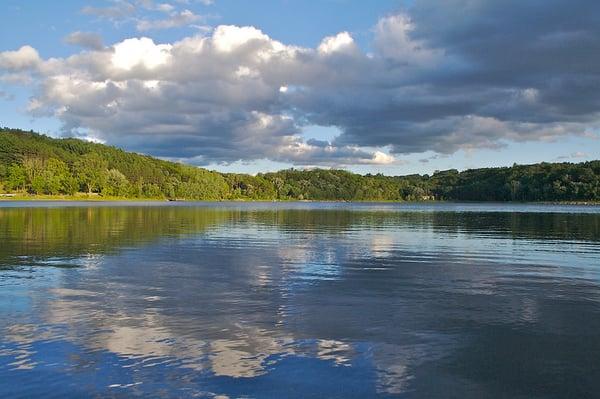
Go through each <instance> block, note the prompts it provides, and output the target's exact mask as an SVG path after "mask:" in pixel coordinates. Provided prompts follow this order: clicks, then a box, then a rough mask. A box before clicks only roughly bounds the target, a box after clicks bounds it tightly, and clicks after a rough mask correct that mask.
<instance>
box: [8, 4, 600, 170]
mask: <svg viewBox="0 0 600 399" xmlns="http://www.w3.org/2000/svg"><path fill="white" fill-rule="evenodd" d="M575 3H577V4H574V3H569V4H568V5H566V4H565V3H564V2H560V1H554V0H550V1H526V2H523V1H512V0H509V1H478V0H450V1H447V2H443V3H440V2H437V1H433V0H419V1H416V2H415V4H414V6H412V7H411V8H410V9H408V10H407V11H406V12H404V13H402V14H398V15H391V16H388V17H385V18H382V19H381V20H380V21H378V22H377V24H376V25H375V26H374V28H373V41H372V46H371V49H370V50H371V51H370V52H366V51H364V50H362V49H361V48H359V46H358V45H357V44H356V42H355V41H354V39H353V37H352V34H351V33H349V32H341V33H339V34H337V35H334V36H331V37H325V38H323V40H322V41H321V43H320V44H319V45H318V46H316V47H315V48H305V47H298V46H294V45H290V44H284V43H281V42H279V41H277V40H275V39H273V38H270V37H269V36H267V35H266V34H264V33H263V32H261V31H260V30H259V29H257V28H255V27H238V26H226V25H223V26H218V27H217V28H215V29H214V30H213V31H212V32H211V33H210V34H209V35H207V36H203V35H198V36H192V37H186V38H184V39H182V40H180V41H177V42H173V43H155V42H154V41H153V40H152V39H150V38H147V37H140V38H132V39H127V40H124V41H122V42H119V43H115V44H113V45H112V46H108V47H106V48H100V46H99V45H98V46H94V45H87V46H86V47H87V48H88V49H91V50H89V51H85V52H82V53H79V54H76V55H73V56H71V57H68V58H62V59H47V60H43V59H40V57H39V55H38V53H37V51H36V50H35V49H33V48H31V47H29V46H24V47H22V48H21V49H18V50H15V51H6V52H3V53H0V69H1V70H2V71H3V76H11V75H15V74H19V75H22V74H29V76H30V77H31V79H33V81H35V82H37V84H38V86H39V87H38V90H37V93H39V94H38V95H36V96H35V98H34V99H33V100H32V103H31V104H30V112H31V113H32V114H34V115H45V116H49V115H50V116H55V117H57V118H59V119H60V120H61V122H62V123H63V129H64V132H65V134H76V133H77V132H81V131H89V132H90V134H91V135H93V136H94V137H98V138H100V139H102V140H105V141H106V142H108V143H111V144H115V145H119V146H123V147H125V148H127V149H130V150H135V151H140V152H144V153H149V154H153V155H156V156H161V157H167V158H174V159H182V160H187V161H188V162H195V163H197V164H206V163H210V162H223V163H227V162H234V161H238V160H242V161H251V160H256V159H265V158H267V159H271V160H275V161H282V162H291V163H295V164H299V165H351V164H389V163H393V162H398V159H400V158H401V157H402V155H403V154H410V153H421V152H425V151H434V152H436V153H439V154H451V153H453V152H455V151H457V150H459V149H477V148H496V147H501V146H503V145H505V144H506V143H507V142H520V141H536V140H544V141H548V140H555V139H557V138H560V137H564V136H573V135H588V136H591V135H597V130H596V129H597V128H598V126H599V121H600V115H599V112H598V110H600V91H599V90H598V88H599V87H600V39H598V38H599V37H600V3H598V4H597V5H596V4H595V3H594V2H586V1H576V2H575ZM119 4H121V3H119ZM115 7H117V6H115ZM127 10H128V8H127V7H124V6H122V5H121V7H120V8H118V9H114V10H113V9H111V10H108V11H106V10H104V11H99V10H91V9H90V10H87V12H90V13H91V12H95V13H100V12H101V13H103V14H107V15H108V14H111V15H117V14H119V15H121V14H126V12H127ZM164 12H165V13H166V15H167V17H168V18H167V19H164V20H158V21H154V23H156V24H157V25H153V26H151V25H148V26H147V28H148V29H152V28H160V27H161V26H160V25H161V24H163V23H164V24H169V23H171V22H168V21H170V19H169V18H172V17H177V16H178V15H179V14H174V13H175V11H173V10H171V9H168V10H167V9H166V8H165V10H164ZM183 23H184V24H185V23H189V21H188V22H183ZM142 30H144V29H142ZM82 39H83V37H82ZM73 41H76V38H73ZM82 41H83V40H82ZM100 43H101V42H100ZM308 125H321V126H333V127H337V128H338V129H339V130H340V131H341V134H340V135H339V136H338V137H336V138H335V139H333V140H332V141H330V142H329V141H321V140H305V139H304V138H303V134H302V129H303V127H304V126H308Z"/></svg>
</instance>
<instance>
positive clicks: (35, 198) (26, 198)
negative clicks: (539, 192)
mask: <svg viewBox="0 0 600 399" xmlns="http://www.w3.org/2000/svg"><path fill="white" fill-rule="evenodd" d="M10 201H19V202H44V201H48V202H50V201H73V202H75V201H81V202H150V203H158V202H165V203H169V202H181V203H192V202H213V203H219V202H229V203H233V202H264V203H269V202H282V203H288V202H295V203H313V202H314V203H317V202H323V203H350V204H352V203H354V204H360V203H381V204H386V203H389V204H406V203H418V204H428V203H429V204H438V203H440V204H441V203H447V204H452V203H457V204H458V203H461V204H468V203H472V204H535V205H579V206H600V201H596V202H594V201H449V200H420V201H419V200H416V201H392V200H368V201H356V200H349V201H348V200H287V199H285V200H282V199H274V200H253V199H222V200H194V199H177V200H172V199H167V198H129V197H127V198H121V197H102V196H98V195H91V196H88V195H85V194H82V195H74V196H68V195H23V194H10V193H9V194H0V202H10Z"/></svg>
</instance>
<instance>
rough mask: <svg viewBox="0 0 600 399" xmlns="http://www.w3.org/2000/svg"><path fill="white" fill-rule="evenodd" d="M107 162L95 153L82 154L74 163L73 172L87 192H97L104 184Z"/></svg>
mask: <svg viewBox="0 0 600 399" xmlns="http://www.w3.org/2000/svg"><path fill="white" fill-rule="evenodd" d="M107 168H108V162H107V161H106V160H104V159H102V158H101V157H100V155H98V154H96V153H88V154H85V155H83V156H82V157H81V158H80V159H79V160H77V162H76V163H75V174H76V177H77V179H78V181H79V182H80V184H81V185H82V186H83V187H84V189H85V190H86V191H87V193H88V194H91V193H92V192H99V191H100V190H101V188H102V187H103V186H104V179H105V177H106V169H107Z"/></svg>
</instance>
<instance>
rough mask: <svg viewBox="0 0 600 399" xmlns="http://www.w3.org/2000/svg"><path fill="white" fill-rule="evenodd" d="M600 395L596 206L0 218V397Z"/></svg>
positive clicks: (9, 208)
mask: <svg viewBox="0 0 600 399" xmlns="http://www.w3.org/2000/svg"><path fill="white" fill-rule="evenodd" d="M599 394H600V208H599V207H591V206H588V207H579V206H546V205H502V204H485V205H483V204H336V203H329V204H327V203H324V204H319V203H171V204H162V203H146V204H136V203H127V204H120V203H59V202H56V203H54V202H48V203H40V202H36V203H31V202H30V203H19V202H1V203H0V397H2V398H13V397H14V398H20V397H23V398H31V397H44V398H51V397H56V398H70V397H95V396H96V397H117V398H120V397H132V396H140V397H184V398H186V397H190V398H191V397H200V398H205V397H206V398H238V397H243V398H369V397H381V398H385V397H403V398H404V397H405V398H585V397H594V396H595V397H598V395H599Z"/></svg>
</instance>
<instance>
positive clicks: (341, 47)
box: [318, 32, 356, 54]
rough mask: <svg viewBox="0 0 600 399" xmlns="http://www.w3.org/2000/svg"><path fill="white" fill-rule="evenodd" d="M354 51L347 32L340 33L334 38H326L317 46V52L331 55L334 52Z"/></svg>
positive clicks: (353, 45)
mask: <svg viewBox="0 0 600 399" xmlns="http://www.w3.org/2000/svg"><path fill="white" fill-rule="evenodd" d="M355 49H356V45H355V44H354V39H352V36H350V34H349V33H348V32H341V33H338V34H337V35H335V36H328V37H326V38H324V39H323V40H322V41H321V44H319V48H318V50H319V52H320V53H322V54H331V53H336V52H344V51H352V50H355Z"/></svg>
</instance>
